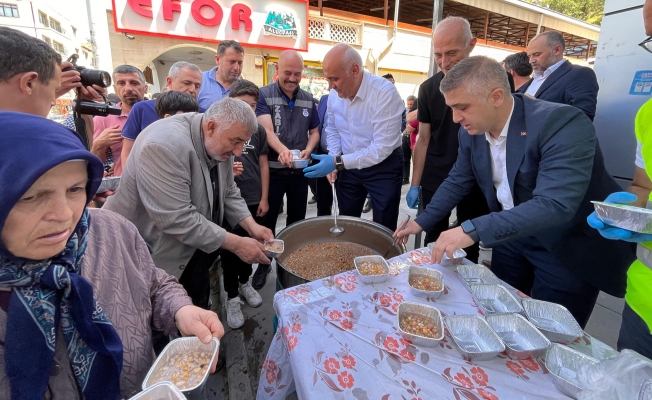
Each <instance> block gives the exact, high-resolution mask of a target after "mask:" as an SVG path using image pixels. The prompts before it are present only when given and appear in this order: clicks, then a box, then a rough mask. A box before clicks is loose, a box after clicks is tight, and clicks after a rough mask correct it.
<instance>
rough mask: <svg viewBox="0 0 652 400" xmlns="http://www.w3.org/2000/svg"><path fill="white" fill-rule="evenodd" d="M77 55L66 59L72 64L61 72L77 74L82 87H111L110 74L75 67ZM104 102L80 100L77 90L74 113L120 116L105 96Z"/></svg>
mask: <svg viewBox="0 0 652 400" xmlns="http://www.w3.org/2000/svg"><path fill="white" fill-rule="evenodd" d="M78 58H79V55H77V54H73V55H72V56H70V58H68V62H70V63H72V67H68V68H64V69H63V70H62V72H65V71H70V70H73V69H74V70H75V71H77V72H79V76H80V78H81V84H82V86H93V85H98V86H100V87H102V88H106V87H108V86H110V85H111V74H109V73H108V72H106V71H101V70H96V69H88V68H85V67H82V66H79V65H77V59H78ZM102 97H103V98H104V102H103V103H102V102H96V101H87V100H82V99H81V91H80V90H77V98H76V99H75V107H74V111H75V113H77V114H80V115H81V114H86V115H98V116H100V117H106V116H107V115H120V114H122V110H121V109H120V108H118V107H112V106H111V103H109V101H108V100H107V98H106V96H104V95H102Z"/></svg>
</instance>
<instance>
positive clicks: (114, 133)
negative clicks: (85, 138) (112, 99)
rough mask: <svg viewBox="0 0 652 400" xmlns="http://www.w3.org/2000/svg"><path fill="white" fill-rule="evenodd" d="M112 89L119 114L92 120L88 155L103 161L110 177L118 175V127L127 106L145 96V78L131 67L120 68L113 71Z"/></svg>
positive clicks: (119, 173) (128, 109)
mask: <svg viewBox="0 0 652 400" xmlns="http://www.w3.org/2000/svg"><path fill="white" fill-rule="evenodd" d="M113 90H115V92H116V94H117V95H118V97H120V102H119V103H118V104H116V107H118V108H121V109H122V114H120V115H108V116H106V117H99V116H98V117H95V118H93V129H94V135H93V138H94V140H93V146H92V147H91V152H92V153H93V154H95V155H96V156H98V157H99V158H100V160H102V162H104V168H105V169H106V170H107V171H110V170H113V175H114V176H120V175H121V174H122V163H121V161H120V155H121V153H122V127H123V126H124V125H125V123H126V122H127V117H128V116H129V112H130V111H131V107H133V105H134V104H136V103H137V102H139V101H142V100H143V98H144V97H145V93H147V84H146V83H145V75H143V72H142V71H141V70H139V69H138V68H136V67H134V66H132V65H121V66H119V67H117V68H116V69H114V70H113Z"/></svg>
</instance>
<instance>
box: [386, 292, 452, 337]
mask: <svg viewBox="0 0 652 400" xmlns="http://www.w3.org/2000/svg"><path fill="white" fill-rule="evenodd" d="M406 313H410V314H421V315H423V316H425V317H428V318H432V319H434V320H435V329H437V332H439V335H438V336H437V337H436V338H434V339H432V338H428V337H425V336H419V335H413V334H411V333H407V332H405V331H404V330H403V329H401V323H400V321H401V318H402V316H403V315H404V314H406ZM396 322H397V323H398V330H399V332H401V336H403V339H405V340H408V341H410V342H411V343H412V344H413V345H415V346H422V347H435V346H437V345H438V344H439V342H441V340H442V339H443V338H444V323H443V322H442V319H441V313H440V312H439V310H438V309H436V308H435V307H432V306H426V305H423V304H419V303H412V302H409V301H404V302H403V303H401V304H399V306H398V313H397V314H396Z"/></svg>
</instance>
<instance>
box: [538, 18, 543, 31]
mask: <svg viewBox="0 0 652 400" xmlns="http://www.w3.org/2000/svg"><path fill="white" fill-rule="evenodd" d="M542 25H543V14H541V16H540V17H539V26H537V35H538V34H539V33H541V26H542Z"/></svg>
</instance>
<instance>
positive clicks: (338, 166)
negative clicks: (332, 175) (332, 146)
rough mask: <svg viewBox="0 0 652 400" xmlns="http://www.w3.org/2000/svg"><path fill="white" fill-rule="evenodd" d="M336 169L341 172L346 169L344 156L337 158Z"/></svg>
mask: <svg viewBox="0 0 652 400" xmlns="http://www.w3.org/2000/svg"><path fill="white" fill-rule="evenodd" d="M335 169H336V170H338V171H341V170H343V169H344V162H343V161H342V156H335Z"/></svg>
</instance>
